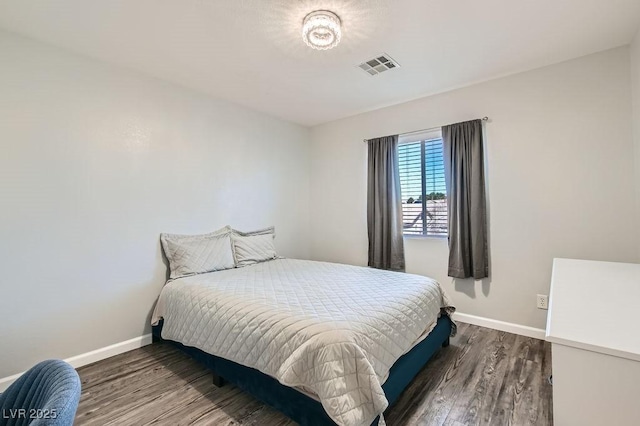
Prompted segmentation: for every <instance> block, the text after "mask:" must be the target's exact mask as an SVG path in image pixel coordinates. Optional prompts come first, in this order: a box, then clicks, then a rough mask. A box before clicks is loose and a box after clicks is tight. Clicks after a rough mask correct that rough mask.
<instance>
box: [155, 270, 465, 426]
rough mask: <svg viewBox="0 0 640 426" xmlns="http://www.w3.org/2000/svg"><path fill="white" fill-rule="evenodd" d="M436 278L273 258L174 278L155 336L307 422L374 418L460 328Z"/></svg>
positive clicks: (356, 421)
mask: <svg viewBox="0 0 640 426" xmlns="http://www.w3.org/2000/svg"><path fill="white" fill-rule="evenodd" d="M453 311H454V308H453V306H452V305H451V303H450V302H449V299H448V297H447V295H446V294H445V293H444V291H443V290H442V288H441V287H440V285H439V284H438V283H437V282H436V281H434V280H431V279H429V278H426V277H423V276H419V275H412V274H401V273H395V272H388V271H380V270H376V269H371V268H363V267H357V266H350V265H341V264H335V263H326V262H314V261H305V260H295V259H275V260H271V261H267V262H262V263H258V264H254V265H250V266H245V267H242V268H234V269H228V270H222V271H216V272H212V273H205V274H199V275H194V276H189V277H183V278H180V279H176V280H172V281H170V282H168V283H167V285H166V286H165V287H164V288H163V290H162V293H161V295H160V297H159V299H158V303H157V305H156V308H155V310H154V313H153V316H152V324H153V325H154V327H153V333H154V336H156V337H157V338H161V339H164V340H168V341H171V342H173V343H175V344H176V345H177V346H178V347H179V348H181V349H182V350H183V351H185V352H186V353H188V354H189V355H190V356H192V357H193V358H195V359H197V360H199V361H200V362H202V363H204V364H205V365H207V367H209V368H210V369H211V370H212V371H213V372H214V374H215V375H217V376H220V377H223V378H224V379H226V380H228V381H230V382H232V383H234V384H236V385H237V386H239V387H240V388H242V389H244V390H245V391H247V392H249V393H251V394H253V395H254V396H256V397H257V398H258V399H261V400H262V401H264V402H266V403H267V404H269V405H272V406H274V407H275V408H276V409H279V410H280V411H282V412H283V413H285V414H287V415H288V416H289V417H291V418H292V419H293V420H295V421H297V422H299V423H300V424H302V425H335V424H338V425H345V426H347V425H349V426H351V425H369V424H372V423H373V422H375V421H376V419H381V417H382V416H381V415H382V413H383V412H384V410H385V409H386V408H387V407H388V406H389V404H390V403H393V402H394V401H395V400H396V399H397V398H398V396H399V395H400V393H401V392H402V390H403V389H404V388H405V387H406V386H407V385H408V383H409V382H410V381H411V380H412V379H413V377H414V376H415V375H416V374H417V373H418V372H419V371H420V369H421V368H422V367H423V366H424V365H425V363H426V362H427V361H428V359H429V358H430V357H431V356H432V355H433V354H434V353H435V352H436V351H437V350H438V348H440V347H441V346H446V345H447V343H448V339H449V336H451V335H452V334H453V333H455V325H454V324H453V322H452V321H451V320H450V319H449V315H450V314H451V313H452V312H453Z"/></svg>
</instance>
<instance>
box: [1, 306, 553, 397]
mask: <svg viewBox="0 0 640 426" xmlns="http://www.w3.org/2000/svg"><path fill="white" fill-rule="evenodd" d="M453 319H454V320H456V321H460V322H464V323H467V324H473V325H479V326H481V327H487V328H491V329H494V330H500V331H506V332H508V333H513V334H520V335H522V336H526V337H533V338H535V339H540V340H544V337H545V330H543V329H541V328H534V327H528V326H526V325H519V324H514V323H511V322H504V321H498V320H494V319H491V318H484V317H478V316H475V315H468V314H463V313H459V312H456V313H454V314H453ZM150 344H151V334H145V335H144V336H140V337H134V338H133V339H129V340H126V341H124V342H120V343H115V344H113V345H109V346H105V347H104V348H100V349H96V350H95V351H91V352H86V353H83V354H80V355H76V356H72V357H71V358H67V359H65V361H66V362H68V363H69V364H71V365H72V366H73V367H74V368H79V367H82V366H85V365H88V364H91V363H94V362H96V361H100V360H103V359H106V358H109V357H112V356H114V355H118V354H121V353H124V352H128V351H131V350H134V349H138V348H141V347H143V346H147V345H150ZM23 373H24V372H23ZM23 373H18V374H14V375H13V376H9V377H4V378H1V379H0V392H4V391H5V389H7V388H8V387H9V386H10V385H11V383H13V382H14V381H16V380H17V379H18V378H19V377H20V376H21V375H22V374H23Z"/></svg>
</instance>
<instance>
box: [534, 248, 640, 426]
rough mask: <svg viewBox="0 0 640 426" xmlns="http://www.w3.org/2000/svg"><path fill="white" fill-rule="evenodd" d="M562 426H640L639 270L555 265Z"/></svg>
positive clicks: (556, 388) (557, 400)
mask: <svg viewBox="0 0 640 426" xmlns="http://www.w3.org/2000/svg"><path fill="white" fill-rule="evenodd" d="M546 340H547V341H549V342H551V350H552V367H553V418H554V424H555V425H556V426H573V425H576V426H589V425H594V426H600V425H612V426H613V425H621V426H622V425H640V264H629V263H613V262H593V261H586V260H573V259H554V262H553V275H552V278H551V294H550V304H549V314H548V317H547V334H546Z"/></svg>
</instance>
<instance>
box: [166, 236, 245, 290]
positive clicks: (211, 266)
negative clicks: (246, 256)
mask: <svg viewBox="0 0 640 426" xmlns="http://www.w3.org/2000/svg"><path fill="white" fill-rule="evenodd" d="M231 233H232V229H231V227H229V226H225V227H224V228H221V229H218V230H217V231H214V232H211V233H209V234H203V235H179V234H161V235H160V240H161V241H162V247H163V249H164V253H165V255H166V256H167V259H168V260H169V268H170V270H171V275H170V276H169V278H170V279H172V280H173V279H176V278H180V277H184V276H187V275H195V274H202V273H205V272H213V271H220V270H223V269H231V268H233V267H234V266H235V262H234V258H233V251H232V247H231Z"/></svg>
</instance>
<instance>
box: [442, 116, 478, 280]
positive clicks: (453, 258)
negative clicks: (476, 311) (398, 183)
mask: <svg viewBox="0 0 640 426" xmlns="http://www.w3.org/2000/svg"><path fill="white" fill-rule="evenodd" d="M442 140H443V143H444V166H445V180H446V185H447V203H448V209H449V276H450V277H455V278H469V277H473V278H475V279H481V278H485V277H488V276H489V244H488V241H487V207H486V200H485V180H484V152H483V150H484V147H483V145H484V141H483V135H482V121H480V120H473V121H467V122H465V123H458V124H452V125H450V126H445V127H443V128H442Z"/></svg>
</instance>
